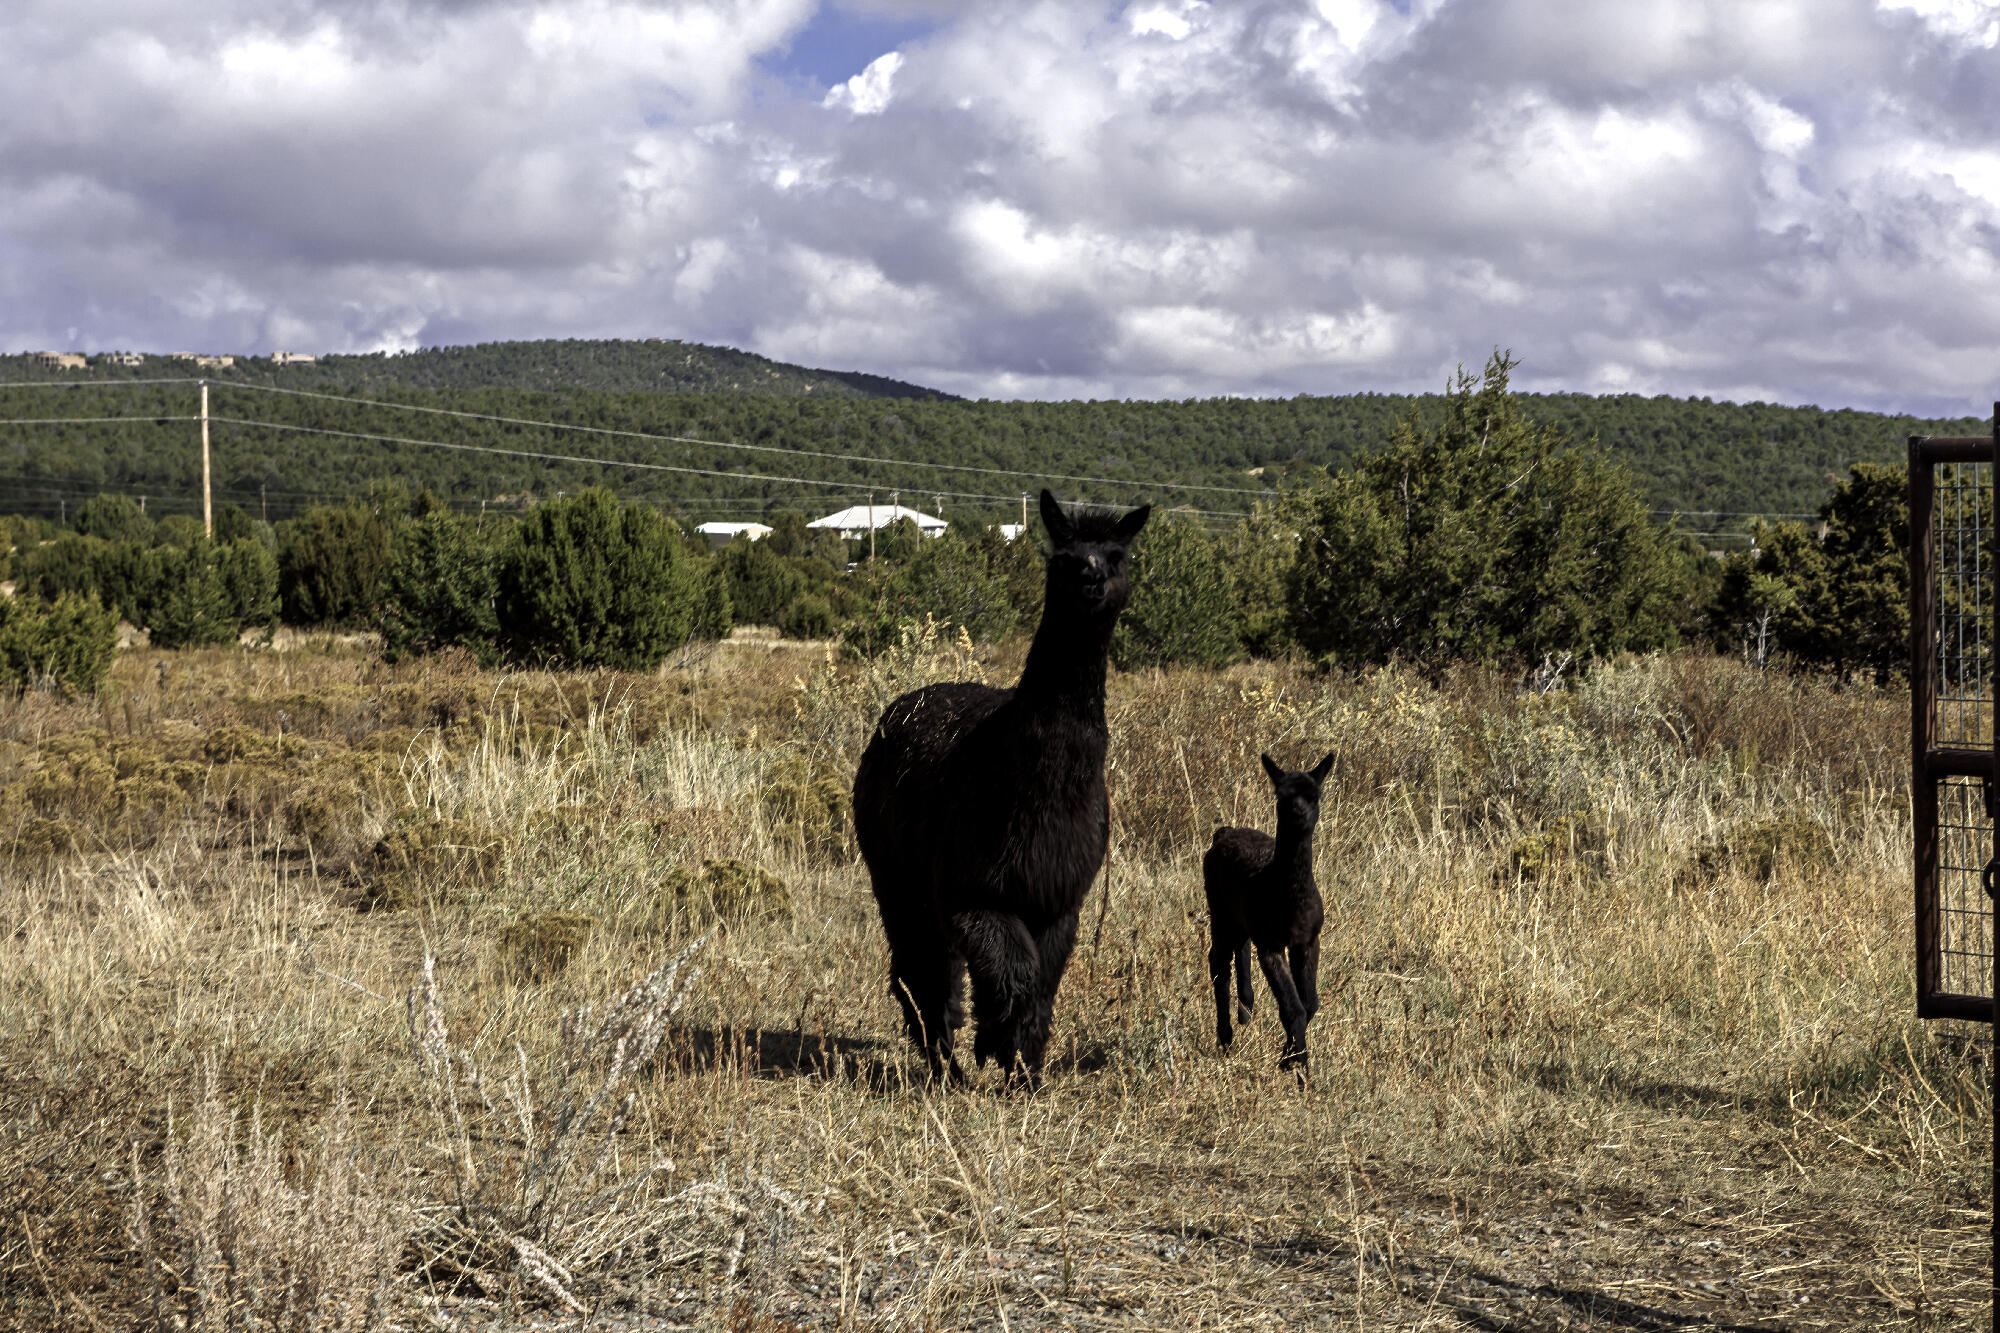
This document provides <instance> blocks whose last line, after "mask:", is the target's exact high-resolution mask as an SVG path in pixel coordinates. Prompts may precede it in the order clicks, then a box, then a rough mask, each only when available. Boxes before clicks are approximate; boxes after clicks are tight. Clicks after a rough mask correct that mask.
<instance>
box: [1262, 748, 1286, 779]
mask: <svg viewBox="0 0 2000 1333" xmlns="http://www.w3.org/2000/svg"><path fill="white" fill-rule="evenodd" d="M1257 757H1258V758H1259V759H1261V760H1263V761H1264V771H1265V772H1266V773H1267V774H1269V775H1270V778H1271V781H1273V782H1276V781H1277V780H1278V779H1280V778H1282V777H1284V776H1285V770H1284V769H1282V768H1279V767H1278V765H1277V763H1276V762H1275V761H1273V760H1272V758H1271V756H1270V755H1268V754H1260V755H1258V756H1257Z"/></svg>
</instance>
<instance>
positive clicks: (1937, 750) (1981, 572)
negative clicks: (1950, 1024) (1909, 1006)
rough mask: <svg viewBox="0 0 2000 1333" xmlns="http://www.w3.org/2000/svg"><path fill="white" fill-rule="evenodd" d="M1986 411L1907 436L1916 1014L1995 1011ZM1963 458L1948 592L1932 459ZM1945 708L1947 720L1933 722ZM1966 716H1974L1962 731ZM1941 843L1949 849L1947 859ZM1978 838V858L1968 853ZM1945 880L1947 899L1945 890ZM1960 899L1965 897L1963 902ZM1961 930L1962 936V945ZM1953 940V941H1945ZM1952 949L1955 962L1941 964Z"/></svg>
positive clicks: (1992, 618) (1998, 765) (1997, 461)
mask: <svg viewBox="0 0 2000 1333" xmlns="http://www.w3.org/2000/svg"><path fill="white" fill-rule="evenodd" d="M1995 412H1996V416H1995V424H1994V433H1993V434H1992V435H1990V436H1988V435H1956V436H1939V435H1912V436H1911V437H1910V441H1909V447H1910V476H1909V487H1910V545H1909V552H1910V737H1911V744H1910V749H1911V782H1910V815H1911V824H1912V827H1913V831H1914V835H1915V871H1916V886H1915V887H1916V934H1917V940H1916V943H1917V959H1916V961H1917V977H1916V982H1917V986H1916V990H1917V1013H1918V1015H1919V1016H1920V1017H1923V1018H1957V1019H1966V1020H1971V1021H1974V1022H1982V1023H1991V1022H1993V1021H1994V998H1993V997H1994V995H1995V993H1996V990H1997V989H2000V985H1996V979H1995V972H1994V967H1995V958H1994V953H1995V950H1994V948H1993V943H1992V941H1993V903H1992V899H1991V898H1990V897H1988V896H1986V895H1984V894H1982V893H1981V892H1980V885H1981V884H1982V883H1983V884H1985V885H1990V884H1991V883H1992V879H1991V878H1990V877H1991V875H1992V873H1993V866H1994V856H1995V847H1994V840H1993V828H1994V825H1993V816H1994V791H1995V787H1996V779H2000V727H1995V725H1994V722H1993V702H1994V691H1995V682H1994V679H1993V676H1994V667H1995V665H1996V664H2000V656H1997V655H2000V606H1996V605H1995V603H1996V602H2000V598H1995V597H1994V590H1995V580H1996V578H2000V570H1997V569H1995V567H1994V566H1995V561H1994V554H1995V551H1994V525H1995V517H1996V515H2000V404H1996V405H1995ZM1970 464H1984V465H1986V466H1987V467H1988V468H1989V472H1988V475H1987V477H1986V479H1985V482H1984V485H1983V487H1981V488H1980V493H1979V494H1973V491H1972V489H1971V488H1967V487H1964V486H1961V485H1954V487H1953V496H1952V498H1953V502H1954V504H1955V505H1956V506H1958V509H1957V512H1955V513H1954V514H1953V515H1951V518H1952V522H1953V523H1954V524H1955V527H1954V532H1955V533H1956V534H1957V535H1958V537H1959V539H1960V540H1959V545H1960V547H1961V548H1963V546H1964V535H1965V533H1966V532H1967V531H1968V527H1967V525H1966V523H1965V515H1964V510H1963V506H1964V503H1965V496H1966V495H1968V494H1972V495H1973V504H1974V520H1975V521H1974V524H1973V525H1972V528H1971V529H1970V530H1971V531H1972V533H1973V537H1972V550H1971V552H1970V555H1971V567H1970V569H1971V576H1970V580H1969V586H1966V585H1967V578H1966V575H1967V567H1966V564H1965V557H1966V555H1967V552H1966V551H1965V550H1964V549H1960V550H1958V551H1956V552H1955V553H1954V554H1955V555H1956V557H1957V563H1955V564H1954V565H1953V566H1952V568H1951V570H1950V571H1949V575H1950V578H1951V580H1952V582H1953V587H1952V588H1951V589H1950V594H1951V597H1950V599H1947V597H1946V590H1945V589H1943V588H1941V587H1940V582H1939V580H1940V578H1941V577H1942V576H1944V575H1945V574H1946V571H1945V570H1943V569H1942V568H1941V564H1940V558H1939V556H1940V553H1939V550H1938V521H1939V517H1940V515H1939V507H1938V469H1939V468H1940V467H1948V466H1954V465H1970ZM1982 509H1983V513H1982V512H1980V511H1981V510H1982ZM1968 606H1970V607H1971V608H1972V614H1971V615H1970V616H1968V615H1966V614H1965V613H1964V610H1963V609H1952V608H1966V607H1968ZM1948 610H1949V611H1950V614H1951V618H1952V620H1953V623H1954V625H1955V626H1956V627H1957V629H1958V634H1959V640H1960V641H1959V642H1957V643H1955V644H1952V643H1945V642H1942V641H1941V625H1942V623H1943V620H1944V618H1945V614H1946V612H1947V611H1948ZM1967 624H1971V626H1972V629H1973V632H1974V639H1975V644H1974V647H1973V650H1972V651H1971V652H1970V653H1968V652H1967V651H1966V645H1965V643H1964V641H1963V639H1964V632H1965V627H1966V625H1967ZM1968 663H1970V668H1971V671H1972V676H1973V679H1972V681H1971V690H1970V693H1968V692H1967V688H1966V686H1967V681H1966V679H1965V673H1966V671H1967V668H1968ZM1947 676H1948V677H1950V678H1949V679H1941V677H1947ZM1947 713H1949V716H1950V718H1951V721H1952V723H1953V725H1951V726H1949V727H1945V726H1941V718H1942V717H1944V716H1945V715H1946V714H1947ZM1968 718H1970V719H1973V720H1974V725H1973V726H1972V727H1971V729H1970V734H1968V728H1967V726H1966V722H1967V720H1968ZM1982 733H1983V734H1982ZM1968 741H1970V742H1972V743H1970V744H1968V743H1966V742H1968ZM1974 783H1977V784H1978V786H1977V788H1975V787H1973V785H1972V784H1974ZM1982 798H1983V799H1982ZM1947 816H1949V817H1950V818H1949V819H1947V818H1946V817H1947ZM1947 847H1949V849H1950V851H1951V853H1952V858H1951V860H1950V861H1949V863H1948V862H1947V858H1946V856H1945V852H1946V850H1947ZM1975 848H1978V849H1979V854H1980V855H1981V857H1982V858H1983V864H1982V865H1978V866H1974V865H1972V864H1969V863H1968V857H1969V856H1970V855H1972V854H1973V852H1974V849H1975ZM1968 876H1970V885H1971V887H1970V898H1969V899H1968V884H1967V881H1968ZM1947 879H1949V880H1950V882H1951V886H1952V887H1951V889H1950V894H1951V896H1952V898H1953V905H1947V903H1946V902H1945V901H1944V900H1945V898H1946V896H1947V890H1946V886H1945V885H1946V880H1947ZM1981 899H1983V900H1984V901H1983V907H1982V906H1981V905H1980V904H1981ZM1968 900H1969V901H1971V902H1972V904H1973V905H1972V906H1971V907H1967V906H1965V903H1966V902H1967V901H1968ZM1968 933H1969V935H1970V939H1971V947H1967V944H1966V940H1967V936H1968ZM1953 945H1956V946H1959V947H1956V948H1953V947H1948V946H1953ZM1982 945H1983V947H1981V946H1982ZM1950 960H1956V961H1955V963H1953V965H1951V966H1948V965H1947V964H1948V961H1950ZM1982 990H1983V992H1984V993H1980V992H1981V991H1982Z"/></svg>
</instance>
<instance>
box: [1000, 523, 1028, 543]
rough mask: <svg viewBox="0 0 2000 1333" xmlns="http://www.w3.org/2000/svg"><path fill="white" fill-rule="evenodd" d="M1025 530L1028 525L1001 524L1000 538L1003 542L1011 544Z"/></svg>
mask: <svg viewBox="0 0 2000 1333" xmlns="http://www.w3.org/2000/svg"><path fill="white" fill-rule="evenodd" d="M1027 530H1028V525H1027V524H1025V523H1002V524H1001V525H1000V536H1001V538H1002V539H1003V540H1005V541H1010V542H1011V541H1013V540H1014V539H1015V538H1016V537H1018V536H1020V535H1021V534H1022V533H1024V532H1026V531H1027Z"/></svg>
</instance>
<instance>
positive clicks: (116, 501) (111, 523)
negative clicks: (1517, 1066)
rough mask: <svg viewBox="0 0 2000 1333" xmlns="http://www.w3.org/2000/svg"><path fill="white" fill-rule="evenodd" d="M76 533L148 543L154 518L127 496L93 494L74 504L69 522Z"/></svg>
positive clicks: (107, 539)
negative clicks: (80, 502) (74, 514)
mask: <svg viewBox="0 0 2000 1333" xmlns="http://www.w3.org/2000/svg"><path fill="white" fill-rule="evenodd" d="M71 526H72V527H74V528H75V529H76V531H77V532H78V534H79V535H81V536H85V537H101V538H102V539H104V540H105V541H108V542H139V543H141V544H146V543H150V542H151V541H152V540H153V520H152V519H150V518H147V517H146V511H145V510H144V509H141V508H140V507H139V502H138V501H137V500H134V499H133V498H132V497H131V496H129V495H94V496H92V497H91V498H90V499H88V500H85V501H84V502H83V503H82V504H80V505H78V506H77V507H76V519H75V521H74V522H73V523H72V524H71Z"/></svg>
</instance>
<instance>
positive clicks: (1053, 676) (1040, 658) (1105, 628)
mask: <svg viewBox="0 0 2000 1333" xmlns="http://www.w3.org/2000/svg"><path fill="white" fill-rule="evenodd" d="M1116 619H1117V618H1116V616H1112V617H1107V618H1106V619H1105V620H1104V622H1103V623H1102V624H1094V623H1091V622H1089V621H1076V620H1069V619H1067V618H1058V617H1056V616H1054V615H1049V614H1044V615H1043V616H1042V623H1041V625H1040V626H1039V627H1037V629H1036V630H1035V639H1034V642H1033V643H1031V644H1030V645H1028V660H1027V663H1026V664H1025V665H1024V666H1022V668H1021V679H1020V682H1019V683H1018V684H1017V685H1015V687H1014V697H1015V698H1017V699H1020V700H1023V701H1024V702H1027V703H1029V704H1030V705H1032V706H1035V707H1042V708H1051V709H1060V710H1063V711H1066V712H1081V713H1084V714H1086V715H1088V716H1089V717H1090V718H1092V719H1093V720H1095V721H1096V722H1097V723H1098V724H1099V725H1100V726H1102V725H1103V722H1104V659H1105V658H1106V657H1107V656H1108V655H1109V653H1110V651H1111V627H1112V625H1113V624H1115V623H1116Z"/></svg>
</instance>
